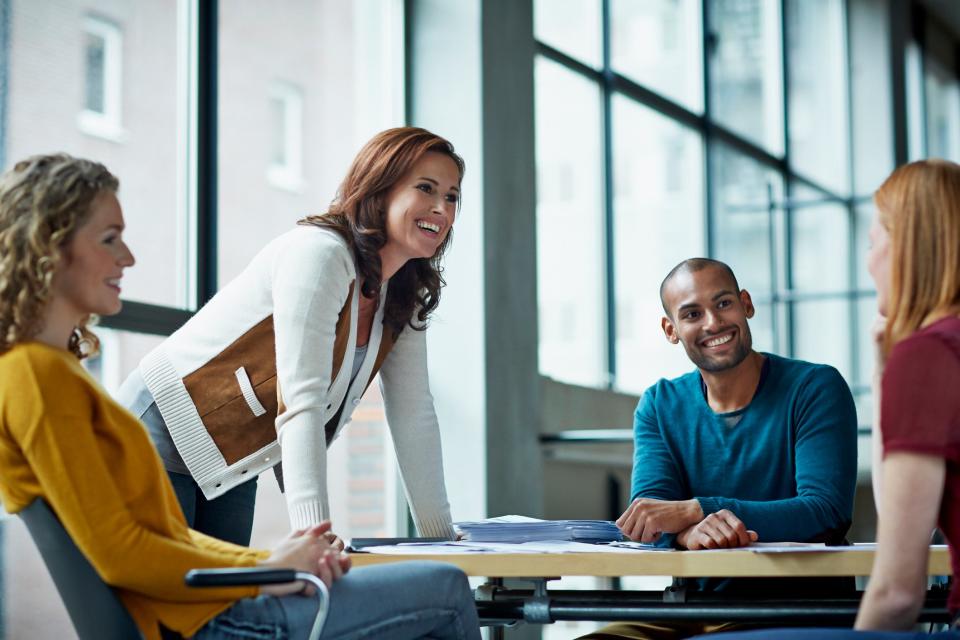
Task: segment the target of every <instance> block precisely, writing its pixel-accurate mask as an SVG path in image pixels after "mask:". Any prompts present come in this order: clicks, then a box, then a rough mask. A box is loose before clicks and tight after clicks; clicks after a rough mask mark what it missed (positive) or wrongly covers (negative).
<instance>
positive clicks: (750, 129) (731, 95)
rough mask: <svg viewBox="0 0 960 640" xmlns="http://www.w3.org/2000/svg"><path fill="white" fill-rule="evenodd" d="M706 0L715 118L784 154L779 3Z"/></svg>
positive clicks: (752, 0) (772, 150)
mask: <svg viewBox="0 0 960 640" xmlns="http://www.w3.org/2000/svg"><path fill="white" fill-rule="evenodd" d="M705 1H706V2H707V3H708V12H707V14H708V19H709V21H710V24H709V30H708V33H707V46H708V50H707V52H708V54H709V64H710V73H711V82H710V90H711V95H710V98H711V104H712V108H713V111H714V117H715V118H716V119H717V121H718V122H720V123H721V124H723V125H725V126H727V127H729V128H730V129H732V130H734V131H735V132H737V133H738V134H740V135H742V136H743V137H745V138H747V139H748V140H750V141H752V142H755V143H757V144H759V145H761V146H764V147H766V148H767V149H768V150H769V151H770V152H772V153H782V152H783V108H782V105H783V95H782V93H783V89H782V87H783V81H782V73H781V62H780V44H781V43H780V3H779V2H769V1H767V0H705Z"/></svg>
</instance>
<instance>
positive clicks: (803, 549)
mask: <svg viewBox="0 0 960 640" xmlns="http://www.w3.org/2000/svg"><path fill="white" fill-rule="evenodd" d="M876 546H877V545H876V543H874V542H870V543H859V544H855V545H844V546H831V547H828V546H827V545H825V544H824V543H822V542H754V543H753V544H751V545H750V546H749V547H747V549H748V550H749V551H752V552H753V553H836V552H837V551H874V550H875V549H876Z"/></svg>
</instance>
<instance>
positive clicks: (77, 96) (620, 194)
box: [0, 0, 960, 638]
mask: <svg viewBox="0 0 960 640" xmlns="http://www.w3.org/2000/svg"><path fill="white" fill-rule="evenodd" d="M958 43H960V5H958V4H957V3H956V2H954V1H953V0H925V1H921V0H351V1H347V0H279V1H278V2H273V3H264V2H259V1H258V0H221V1H219V2H218V1H216V0H40V1H34V0H0V166H2V167H3V168H4V169H6V168H8V167H10V166H11V165H12V163H13V162H15V161H16V160H18V159H21V158H23V157H25V156H27V155H31V154H35V153H45V152H52V151H66V152H69V153H72V154H75V155H80V156H86V157H91V158H94V159H97V160H100V161H102V162H104V163H105V164H106V165H107V166H108V167H110V168H111V169H112V170H113V171H114V172H115V173H116V174H117V175H118V176H119V177H120V180H121V191H120V199H121V202H122V204H123V207H124V210H125V215H126V218H127V225H128V229H127V232H126V236H127V238H128V241H129V244H130V245H131V248H132V249H133V251H134V253H135V254H136V256H137V259H138V264H137V266H136V267H135V268H133V269H130V270H129V271H128V275H127V276H126V277H125V279H124V297H125V299H126V301H127V302H126V304H125V308H124V312H123V313H122V314H121V315H120V316H118V317H116V318H111V319H108V320H105V321H104V322H103V325H104V328H102V329H101V330H100V334H101V337H102V339H103V350H102V355H101V356H100V357H99V358H98V359H97V360H94V361H92V362H91V363H90V364H89V366H90V368H91V370H92V372H93V373H94V374H95V375H96V376H98V378H99V379H100V380H101V381H102V383H103V384H104V386H105V388H106V389H107V390H115V389H116V388H117V386H118V385H119V384H120V383H121V382H122V380H123V379H124V378H125V376H126V375H127V374H128V373H129V372H130V371H131V370H132V368H134V367H135V366H136V365H137V363H138V362H139V359H140V358H141V357H142V356H143V354H144V353H146V351H147V350H149V349H150V348H151V347H152V346H153V345H155V344H157V343H158V342H159V341H160V340H161V339H162V337H163V336H164V335H167V334H169V333H170V332H172V331H173V330H175V329H176V327H178V326H179V325H180V324H181V323H182V322H183V321H185V319H186V318H188V317H189V315H190V314H191V313H192V312H193V311H195V310H196V309H197V308H198V306H200V305H202V304H203V302H204V301H205V300H207V299H209V296H210V295H212V294H213V293H214V292H215V291H216V290H217V288H218V287H219V286H220V285H222V284H224V283H226V282H228V281H229V280H230V279H231V278H232V277H233V276H235V275H236V274H237V273H239V272H240V271H241V270H242V269H243V268H244V266H245V264H246V263H247V262H248V261H249V259H250V258H251V257H252V256H253V255H254V254H255V253H256V251H257V250H258V249H259V248H260V247H261V246H262V245H263V244H265V243H266V242H267V240H268V239H270V238H272V237H273V236H275V235H278V234H279V233H282V232H283V231H285V230H286V229H288V228H290V226H291V225H293V224H294V223H295V222H296V220H297V219H299V218H301V217H302V216H304V215H306V214H309V213H315V212H320V211H323V210H324V208H325V207H326V205H327V204H328V203H329V201H330V200H331V199H332V198H333V196H334V193H335V191H336V187H337V183H338V181H339V179H340V178H341V177H342V175H343V173H344V172H345V170H346V168H347V165H348V163H349V161H350V159H351V158H352V157H353V155H354V154H355V152H356V151H357V150H358V149H359V147H360V146H361V145H362V144H363V142H365V141H366V140H367V139H368V138H369V137H370V136H371V135H372V134H374V133H375V132H377V131H379V130H381V129H384V128H387V127H390V126H398V125H401V124H405V123H409V124H416V125H421V126H426V127H428V128H431V129H433V130H435V131H436V132H437V133H439V134H441V135H445V136H447V137H448V138H450V139H451V140H452V141H453V142H454V144H455V145H456V146H457V149H458V151H460V152H461V153H462V154H463V155H464V157H465V158H466V161H467V175H466V179H465V182H464V189H463V193H464V198H463V209H462V211H461V214H460V220H459V221H458V223H457V231H456V239H455V241H454V243H453V247H452V251H451V253H450V255H449V260H448V262H447V272H446V277H447V280H448V283H449V286H448V288H447V289H446V290H445V291H444V296H443V304H441V306H440V309H439V313H438V314H437V317H436V320H435V322H434V326H433V328H432V329H431V331H430V334H429V345H430V351H431V355H430V370H431V382H432V389H433V393H434V396H435V398H436V401H437V409H438V413H439V416H440V420H441V428H442V430H443V437H444V451H445V466H446V473H447V486H448V491H449V494H450V498H451V503H452V507H453V514H454V517H455V519H473V518H479V517H483V516H486V515H501V514H503V513H525V514H529V515H540V516H546V517H599V518H605V517H609V516H610V515H611V513H612V512H614V511H616V509H618V508H620V507H622V506H623V503H624V502H625V500H626V499H627V497H628V496H626V495H625V493H626V490H625V489H624V488H623V487H624V485H625V483H626V482H627V479H628V477H629V464H630V457H631V456H630V454H631V452H630V448H629V445H628V444H627V445H605V446H594V445H583V446H580V447H562V448H557V447H548V448H543V447H541V444H540V442H539V436H540V435H541V434H544V433H554V432H557V431H563V430H567V429H575V428H576V429H579V428H602V427H607V428H609V427H617V428H627V427H630V425H631V418H632V410H633V407H634V406H635V404H636V401H637V397H638V395H639V394H641V393H642V392H643V390H644V389H645V388H646V387H647V386H648V385H650V384H651V383H653V382H655V381H656V380H657V379H658V378H660V377H673V376H675V375H679V374H681V373H684V372H685V371H687V370H689V369H690V368H691V365H690V364H689V362H688V361H687V359H686V357H685V354H684V353H683V351H682V349H680V348H678V347H671V345H669V344H668V343H667V342H666V341H665V340H664V339H663V338H662V336H661V333H660V328H659V319H660V316H661V309H660V304H659V299H658V297H657V288H658V286H659V283H660V280H661V279H662V278H663V276H664V275H665V273H666V272H667V271H668V270H669V269H670V268H671V267H672V266H673V265H674V264H676V263H677V262H679V261H680V260H682V259H684V258H687V257H691V256H694V255H709V256H712V257H716V258H719V259H722V260H725V261H727V262H729V263H730V264H731V266H732V267H733V269H734V270H735V272H736V274H737V276H738V278H739V280H740V284H741V286H743V287H744V288H746V289H747V290H749V291H750V292H751V294H752V295H753V298H754V301H755V302H756V303H757V316H756V318H755V319H754V320H753V321H752V328H753V333H754V341H755V344H756V346H757V347H758V348H760V349H762V350H767V351H771V352H774V353H779V354H782V355H787V356H792V357H797V358H803V359H807V360H813V361H819V362H827V363H829V364H832V365H834V366H835V367H837V368H838V369H839V370H840V372H841V373H842V374H843V375H844V377H845V378H846V380H847V382H848V383H849V384H850V386H851V388H852V390H853V392H854V395H855V397H856V399H857V407H858V412H859V420H860V424H861V426H862V432H863V433H862V436H861V445H862V449H861V451H866V450H867V447H868V443H869V427H870V424H871V421H872V417H873V416H872V407H871V397H870V387H869V381H870V378H871V375H872V368H873V364H872V362H873V360H872V359H873V354H872V351H871V348H870V344H869V340H868V338H867V328H868V327H869V326H870V324H871V323H872V322H873V318H874V314H875V310H874V307H875V293H874V291H873V287H872V283H871V282H870V280H869V277H868V275H867V273H866V268H865V264H864V256H865V250H866V232H867V228H868V226H869V220H870V217H871V216H872V214H873V207H872V203H871V195H872V193H873V190H874V189H875V188H876V187H877V186H878V185H879V184H880V182H881V181H882V180H883V178H884V177H885V176H886V175H887V174H888V173H889V172H890V171H891V170H892V169H893V168H894V167H895V166H897V165H898V164H901V163H903V162H907V161H909V160H913V159H917V158H923V157H944V158H949V159H952V160H960V84H958V77H960V75H958V64H960V58H958V52H960V49H958ZM334 447H335V448H336V451H334V452H333V453H332V454H331V456H330V458H329V459H330V461H331V469H330V483H329V485H330V488H331V489H330V490H331V502H332V508H333V517H334V522H335V523H336V529H337V531H338V532H340V533H341V534H342V535H344V536H346V537H349V536H355V535H356V536H361V535H362V536H369V535H391V534H398V533H406V532H407V531H408V527H409V522H408V518H407V516H406V507H405V503H404V500H403V495H402V494H403V492H402V484H401V483H400V482H399V480H398V477H397V473H396V469H395V465H394V462H393V454H392V451H391V444H390V441H389V437H388V435H387V431H386V429H385V424H384V418H383V411H382V406H381V401H380V397H379V394H378V391H377V389H376V388H375V385H374V388H372V389H371V391H370V392H369V393H368V394H367V397H366V398H365V399H364V402H363V405H362V406H361V407H360V408H359V410H358V411H357V412H356V413H355V415H354V420H353V424H352V425H350V427H349V428H348V429H346V430H345V432H344V436H343V437H342V438H341V439H340V440H339V441H338V442H336V443H335V444H334ZM860 466H861V484H862V487H863V491H861V492H860V494H859V497H858V504H859V507H858V509H859V510H858V518H857V521H856V522H855V528H854V531H853V535H854V536H855V537H857V536H859V538H858V539H871V537H872V535H873V529H872V527H873V519H872V515H871V507H870V497H869V493H868V491H869V490H868V487H867V485H868V484H869V482H868V479H869V457H868V456H867V455H864V454H862V455H861V460H860ZM259 490H260V499H259V503H258V514H257V522H256V525H255V533H254V542H255V543H256V544H261V545H266V544H269V543H270V541H271V540H273V539H275V538H276V537H279V536H280V535H282V534H283V533H285V531H286V528H287V518H286V513H285V511H284V509H285V507H284V505H283V500H282V498H281V497H280V496H279V493H278V491H277V489H276V486H275V482H274V480H273V478H272V477H270V475H269V474H268V475H267V476H264V477H263V478H262V479H261V481H260V489H259ZM0 543H2V551H3V553H2V556H0V557H2V564H0V573H2V578H3V583H2V584H3V589H2V604H3V606H2V609H0V637H6V638H46V637H51V638H52V637H70V635H71V634H72V631H71V630H70V627H69V623H68V621H67V619H66V616H65V613H64V612H63V609H62V607H61V606H60V605H59V601H58V599H57V598H56V596H55V594H54V593H53V591H52V586H51V584H50V583H49V581H48V580H47V579H46V577H45V575H44V572H43V570H42V568H39V567H40V565H39V559H38V558H37V557H36V554H35V552H34V550H33V547H32V545H31V543H30V542H29V539H28V538H27V536H26V535H25V532H24V530H23V529H22V526H21V525H20V523H19V522H18V521H17V520H16V519H6V520H3V521H2V523H0ZM37 576H39V578H38V577H37ZM585 629H586V627H584V626H581V627H577V628H576V629H575V628H574V627H573V626H566V627H560V626H557V625H555V626H554V627H553V628H551V629H548V630H546V631H545V634H544V635H545V637H550V636H551V635H552V636H554V637H568V636H570V635H573V634H574V633H575V632H579V631H582V630H585ZM512 633H513V634H514V635H517V636H519V635H522V634H524V633H526V634H527V635H529V634H530V633H531V632H530V630H527V631H526V632H522V631H518V632H512Z"/></svg>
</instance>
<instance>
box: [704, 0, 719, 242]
mask: <svg viewBox="0 0 960 640" xmlns="http://www.w3.org/2000/svg"><path fill="white" fill-rule="evenodd" d="M700 33H701V36H702V38H701V51H700V64H701V65H703V68H702V76H703V85H702V88H703V120H704V122H710V119H711V118H712V115H713V99H712V97H711V95H710V91H711V87H712V85H711V74H710V54H711V52H712V50H713V46H714V45H715V43H716V39H715V38H714V35H713V31H712V30H711V29H710V2H709V0H701V2H700ZM701 140H702V145H703V146H702V149H703V215H704V225H703V232H704V236H705V237H704V239H705V240H706V242H705V243H704V244H706V247H705V249H706V255H707V256H709V257H711V258H715V257H716V250H717V247H716V231H715V230H714V225H713V220H714V216H715V215H716V207H715V206H714V203H713V188H714V184H713V183H714V182H715V181H716V176H715V175H714V170H713V162H711V159H710V152H711V150H712V149H713V130H712V129H711V128H710V127H703V131H702V133H701Z"/></svg>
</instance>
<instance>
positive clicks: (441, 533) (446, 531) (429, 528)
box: [414, 514, 455, 540]
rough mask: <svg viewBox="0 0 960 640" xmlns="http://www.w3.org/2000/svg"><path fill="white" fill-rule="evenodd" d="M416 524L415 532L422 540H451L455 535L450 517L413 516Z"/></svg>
mask: <svg viewBox="0 0 960 640" xmlns="http://www.w3.org/2000/svg"><path fill="white" fill-rule="evenodd" d="M414 520H415V521H416V523H417V532H418V533H419V534H420V536H421V537H423V538H443V539H444V540H453V539H454V537H455V535H454V532H453V525H452V524H451V523H450V516H449V514H447V515H434V516H414Z"/></svg>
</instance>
